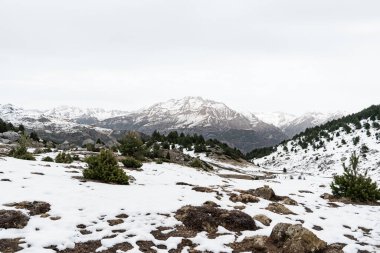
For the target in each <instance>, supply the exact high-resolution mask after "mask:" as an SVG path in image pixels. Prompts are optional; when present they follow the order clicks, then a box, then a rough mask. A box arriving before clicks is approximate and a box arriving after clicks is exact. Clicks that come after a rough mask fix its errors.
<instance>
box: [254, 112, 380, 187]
mask: <svg viewBox="0 0 380 253" xmlns="http://www.w3.org/2000/svg"><path fill="white" fill-rule="evenodd" d="M374 108H375V109H374V110H373V111H375V112H376V110H377V113H378V115H380V106H377V107H374ZM376 108H377V109H376ZM356 115H361V114H360V113H358V114H355V116H354V117H352V118H354V119H355V120H356V119H357V118H359V119H361V121H360V125H359V123H358V122H359V121H352V122H355V123H346V122H348V121H349V119H350V118H349V117H350V116H347V117H345V118H343V120H342V122H340V120H339V121H338V123H337V124H334V126H330V125H329V124H326V125H323V126H322V127H321V128H322V130H319V129H311V130H309V131H308V132H307V133H305V134H302V135H301V136H299V137H297V138H294V139H293V140H289V141H287V142H285V143H284V144H281V145H279V146H277V147H276V148H275V152H273V153H272V154H270V155H268V156H265V157H263V158H259V159H255V160H254V162H255V164H259V165H261V166H263V167H265V168H269V169H275V168H276V169H278V170H282V169H283V168H285V169H287V170H288V171H292V172H294V171H296V172H299V173H306V174H307V173H312V174H321V175H327V176H331V175H333V174H336V173H339V174H341V173H342V172H343V168H342V162H343V161H348V158H349V157H350V155H351V154H352V153H353V152H354V151H355V152H356V153H357V154H360V160H361V163H360V168H361V169H362V171H363V172H364V171H366V170H368V174H369V175H371V176H373V177H374V178H375V179H377V181H380V169H379V166H380V156H379V154H380V120H379V119H380V116H378V117H377V118H376V116H371V117H370V116H369V115H368V114H367V115H365V116H364V117H362V116H356ZM359 127H360V128H359Z"/></svg>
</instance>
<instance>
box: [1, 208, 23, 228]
mask: <svg viewBox="0 0 380 253" xmlns="http://www.w3.org/2000/svg"><path fill="white" fill-rule="evenodd" d="M28 221H29V217H28V216H26V215H25V214H23V213H22V212H20V211H14V210H0V228H5V229H8V228H17V229H20V228H24V227H25V226H26V225H27V224H28Z"/></svg>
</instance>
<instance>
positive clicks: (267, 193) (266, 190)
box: [252, 185, 277, 200]
mask: <svg viewBox="0 0 380 253" xmlns="http://www.w3.org/2000/svg"><path fill="white" fill-rule="evenodd" d="M252 194H253V195H255V196H257V197H260V198H263V199H267V200H276V199H277V196H276V194H275V193H274V191H273V189H272V188H270V187H269V186H268V185H264V187H260V188H257V189H256V190H253V191H252Z"/></svg>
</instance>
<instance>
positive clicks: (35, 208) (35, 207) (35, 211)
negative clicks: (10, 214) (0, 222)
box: [5, 201, 50, 216]
mask: <svg viewBox="0 0 380 253" xmlns="http://www.w3.org/2000/svg"><path fill="white" fill-rule="evenodd" d="M5 206H10V207H15V208H17V209H26V210H29V214H30V215H32V216H34V215H40V214H45V213H47V212H49V211H50V204H49V203H47V202H44V201H33V202H29V201H22V202H18V203H10V204H5Z"/></svg>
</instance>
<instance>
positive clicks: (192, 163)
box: [190, 158, 202, 168]
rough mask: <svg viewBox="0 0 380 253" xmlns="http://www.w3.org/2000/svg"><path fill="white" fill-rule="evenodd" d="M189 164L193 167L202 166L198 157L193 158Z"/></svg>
mask: <svg viewBox="0 0 380 253" xmlns="http://www.w3.org/2000/svg"><path fill="white" fill-rule="evenodd" d="M190 166H191V167H194V168H202V161H201V160H199V159H198V158H195V159H194V160H192V161H191V163H190Z"/></svg>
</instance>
